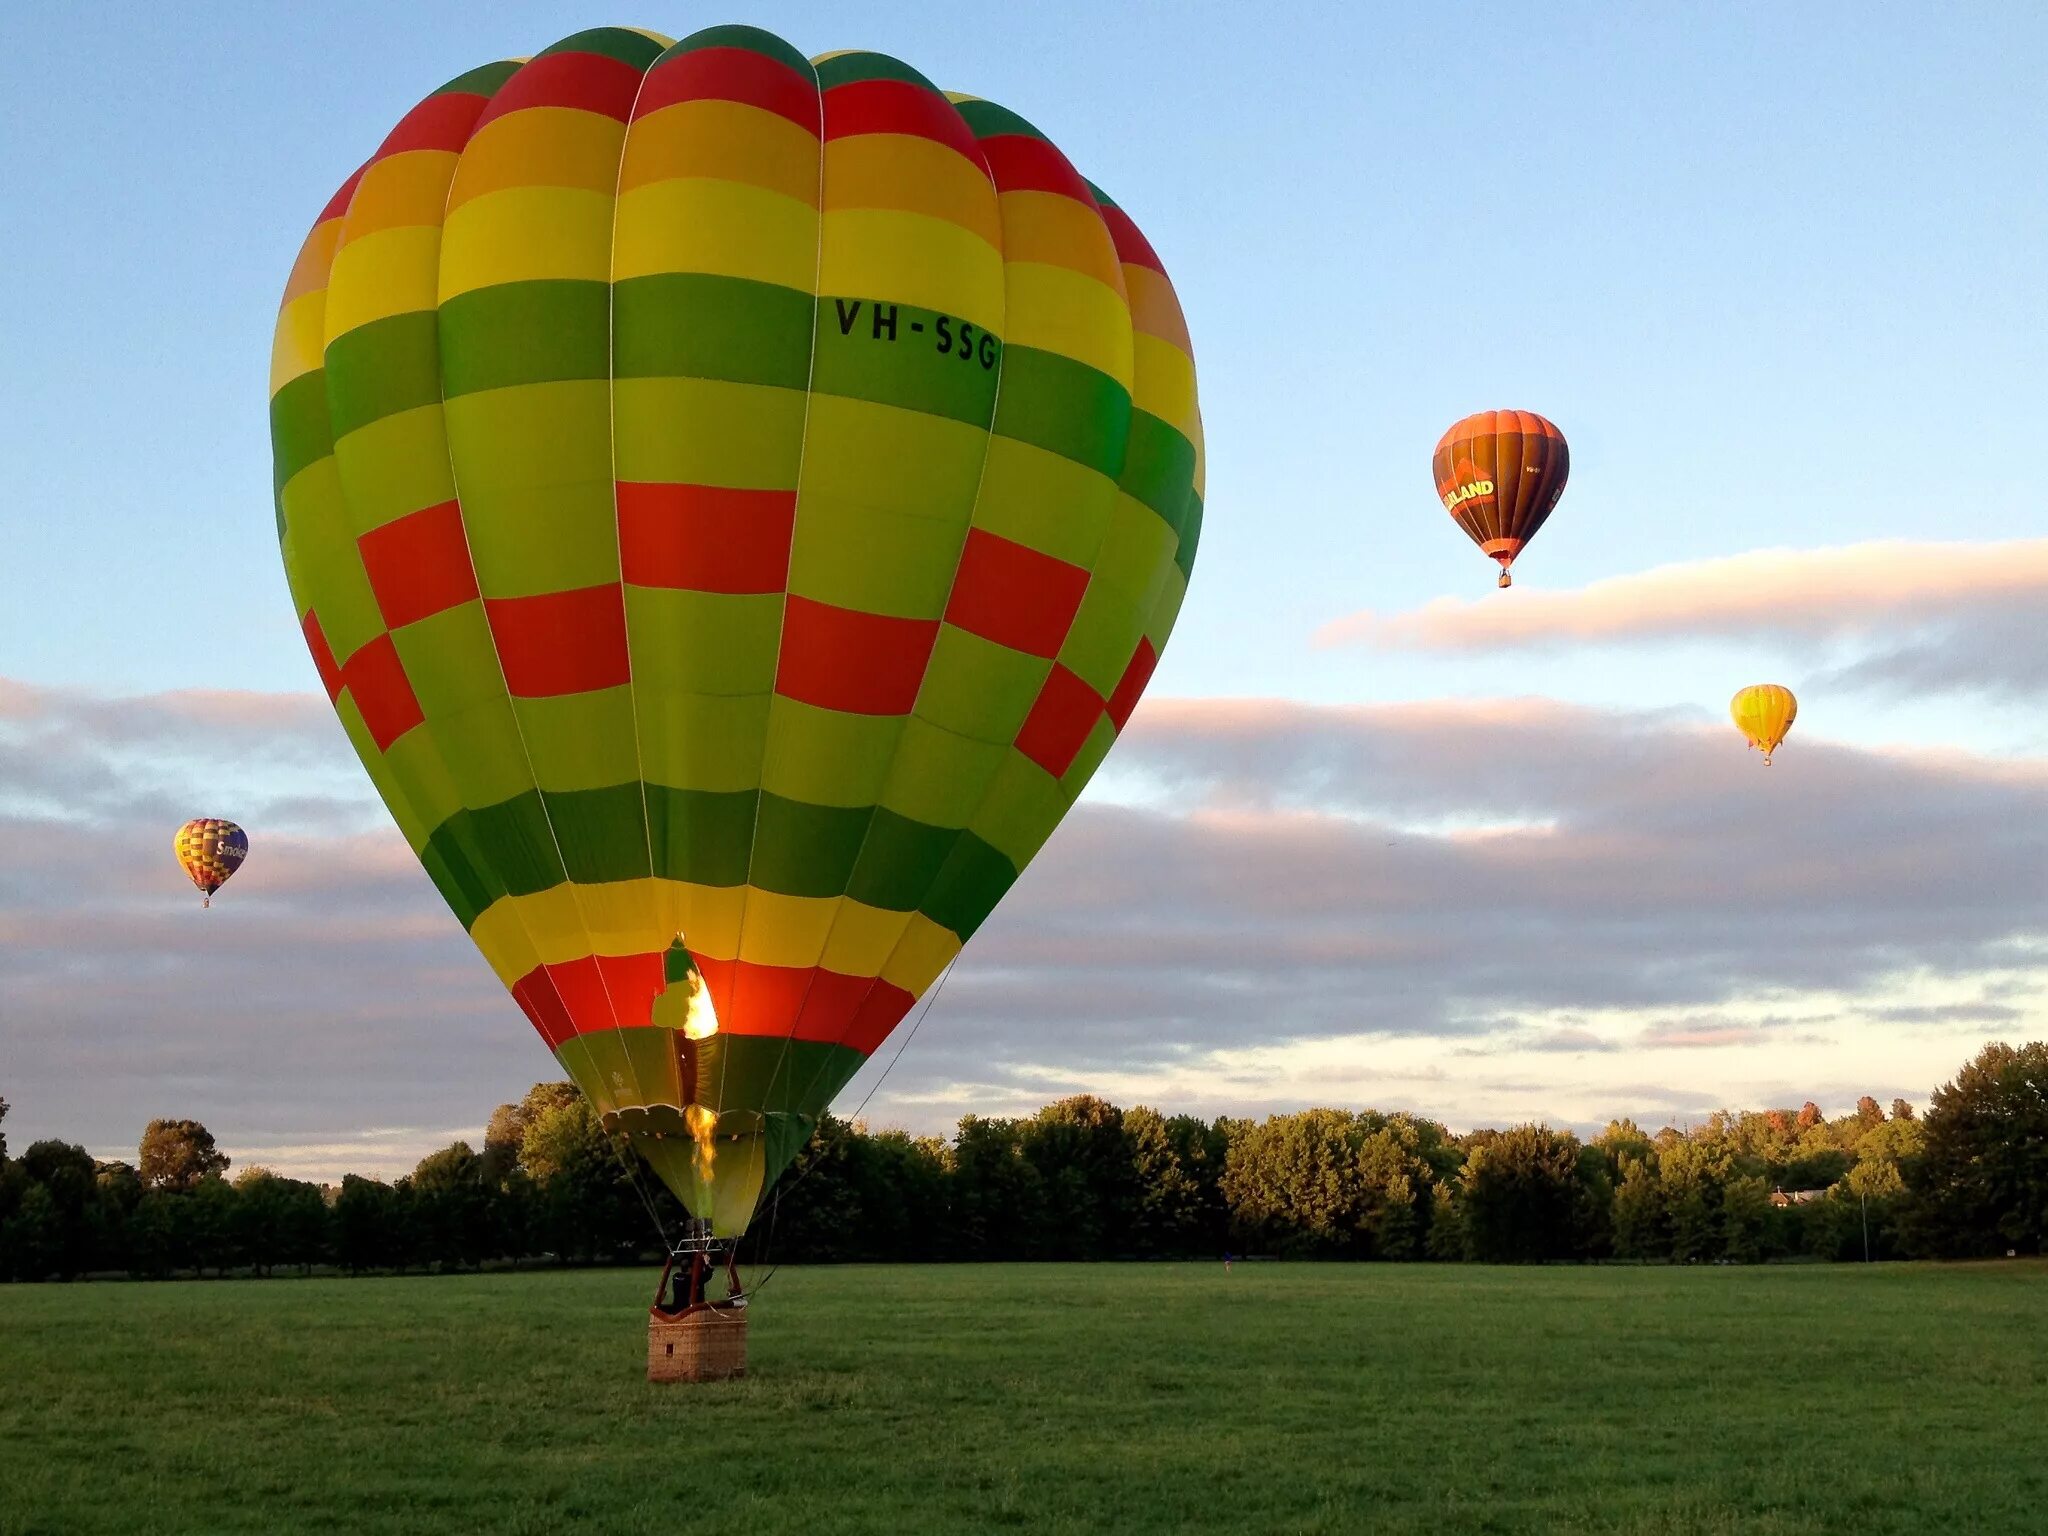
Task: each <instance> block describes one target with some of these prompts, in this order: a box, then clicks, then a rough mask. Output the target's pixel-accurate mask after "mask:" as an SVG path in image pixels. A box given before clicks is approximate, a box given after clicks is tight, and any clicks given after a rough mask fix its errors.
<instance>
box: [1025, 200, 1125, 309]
mask: <svg viewBox="0 0 2048 1536" xmlns="http://www.w3.org/2000/svg"><path fill="white" fill-rule="evenodd" d="M1001 202H1002V213H1003V255H1004V257H1005V258H1006V259H1007V260H1008V261H1009V262H1010V263H1011V265H1013V266H1014V265H1015V264H1016V263H1018V262H1021V261H1040V262H1045V263H1047V264H1048V265H1053V266H1061V267H1071V268H1072V269H1073V270H1074V271H1076V272H1079V273H1082V274H1084V275H1085V276H1088V277H1092V278H1094V279H1095V280H1096V281H1097V282H1099V283H1101V284H1102V285H1103V287H1105V288H1108V289H1110V290H1112V291H1113V292H1114V293H1115V294H1116V295H1117V297H1118V298H1119V299H1122V298H1124V296H1125V288H1124V268H1123V263H1122V262H1120V261H1118V260H1117V255H1116V246H1115V245H1114V244H1113V243H1112V242H1111V241H1110V238H1109V231H1108V230H1106V229H1104V228H1103V227H1102V219H1101V216H1100V215H1098V214H1097V213H1096V212H1095V211H1094V210H1093V209H1091V208H1088V207H1086V206H1084V205H1082V204H1080V203H1077V202H1075V201H1074V200H1073V199H1072V198H1071V197H1062V196H1061V195H1060V194H1059V193H1057V192H1038V191H1021V192H1005V193H1004V194H1003V195H1002V199H1001Z"/></svg>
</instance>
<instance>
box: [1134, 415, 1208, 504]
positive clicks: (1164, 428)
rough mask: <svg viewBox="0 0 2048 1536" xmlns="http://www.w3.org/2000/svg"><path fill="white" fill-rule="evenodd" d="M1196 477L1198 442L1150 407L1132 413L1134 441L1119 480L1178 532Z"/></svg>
mask: <svg viewBox="0 0 2048 1536" xmlns="http://www.w3.org/2000/svg"><path fill="white" fill-rule="evenodd" d="M1194 478H1195V445H1194V444H1193V443H1191V442H1189V441H1188V440H1187V439H1186V438H1185V437H1183V436H1182V435H1181V434H1180V432H1179V431H1178V430H1177V429H1176V428H1174V427H1172V426H1170V425H1169V424H1168V423H1166V422H1164V421H1161V420H1160V419H1159V418H1158V417H1157V416H1154V415H1153V414H1152V413H1151V412H1150V411H1133V412H1132V413H1131V442H1130V448H1129V450H1128V452H1127V453H1126V455H1125V458H1124V472H1123V477H1122V479H1121V481H1120V482H1119V483H1120V484H1121V485H1122V486H1123V488H1124V490H1126V491H1128V492H1129V493H1130V494H1131V495H1132V496H1134V497H1136V498H1137V499H1138V500H1139V501H1141V502H1143V503H1144V504H1145V505H1146V506H1148V507H1150V508H1151V509H1152V510H1153V511H1154V512H1157V513H1158V514H1159V515H1160V516H1161V517H1162V518H1164V519H1165V520H1166V526H1167V527H1169V528H1172V529H1173V530H1175V532H1176V533H1177V532H1178V531H1179V529H1180V525H1181V522H1182V520H1183V519H1184V518H1185V517H1186V514H1187V494H1188V487H1189V485H1191V484H1192V483H1193V482H1194Z"/></svg>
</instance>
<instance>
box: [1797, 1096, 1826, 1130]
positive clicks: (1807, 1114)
mask: <svg viewBox="0 0 2048 1536" xmlns="http://www.w3.org/2000/svg"><path fill="white" fill-rule="evenodd" d="M1826 1119H1827V1116H1825V1115H1823V1114H1822V1113H1821V1112H1820V1106H1819V1105H1818V1104H1816V1103H1814V1102H1813V1100H1811V1099H1808V1100H1807V1101H1806V1102H1805V1103H1804V1104H1802V1105H1800V1106H1799V1118H1798V1120H1797V1121H1795V1122H1794V1123H1795V1124H1796V1125H1797V1126H1798V1128H1799V1129H1800V1130H1801V1131H1810V1130H1812V1129H1813V1128H1814V1127H1815V1126H1817V1125H1820V1124H1822V1123H1823V1122H1824V1121H1825V1120H1826Z"/></svg>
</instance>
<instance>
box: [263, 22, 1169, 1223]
mask: <svg viewBox="0 0 2048 1536" xmlns="http://www.w3.org/2000/svg"><path fill="white" fill-rule="evenodd" d="M271 419H272V432H273V440H274V445H275V457H276V484H277V507H278V532H279V537H280V541H281V543H282V547H283V554H284V564H285V570H286V574H287V576H288V578H289V580H290V584H291V590H292V595H293V599H294V601H295V603H296V606H297V610H298V614H299V616H300V619H301V621H302V624H303V627H304V631H305V636H306V642H307V644H308V646H309V647H310V648H311V650H312V654H313V659H314V663H315V665H316V666H317V667H318V669H319V673H320V677H321V679H322V680H323V682H324V683H325V684H326V688H327V692H328V694H329V696H330V697H331V698H332V699H333V701H334V704H335V708H336V710H337V712H338V713H339V715H340V717H341V720H342V723H343V725H344V726H345V727H346V729H347V731H348V734H349V736H350V738H351V739H352V740H353V742H354V743H355V746H356V749H357V751H358V752H359V753H360V755H361V757H362V760H363V763H364V765H365V767H366V768H367V769H368V770H369V773H370V776H371V777H372V779H373V780H375V782H376V785H377V787H378V789H379V791H380V792H381V793H382V795H383V797H384V799H385V802H386V804H387V805H388V806H389V807H390V809H391V812H392V814H393V816H394V817H395V818H396V820H397V822H398V824H399V826H400V827H401V828H402V829H403V830H404V832H405V835H406V836H407V838H408V839H409V840H410V841H411V843H412V846H413V848H414V849H415V850H416V851H417V852H418V854H419V857H420V860H421V862H422V863H423V864H424V865H425V866H426V869H427V871H428V873H429V874H430V875H431V876H432V878H433V879H434V881H435V883H436V884H437V885H438V886H439V887H440V889H441V892H442V894H443V895H444V896H445V897H446V898H447V900H448V903H449V905H450V906H451V907H453V908H454V910H455V912H456V915H457V916H458V917H460V919H461V920H462V922H463V924H464V926H465V927H466V928H467V929H468V930H469V932H470V935H471V937H472V938H473V939H474V940H475V941H476V943H477V945H478V947H479V948H480V949H481V950H482V951H483V953H484V954H485V955H486V956H487V957H488V959H489V960H490V963H491V965H492V966H493V967H494V968H495V970H496V971H497V973H498V975H499V977H500V978H501V979H502V980H503V982H504V984H505V985H506V987H507V988H509V989H510V991H511V993H512V995H513V997H514V998H515V999H516V1000H517V1001H518V1004H519V1006H520V1007H521V1008H522V1009H524V1011H525V1012H526V1015H527V1017H528V1018H529V1019H530V1020H531V1021H532V1023H533V1025H534V1027H535V1028H536V1029H537V1030H538V1031H539V1032H540V1034H541V1036H542V1037H543V1038H544V1039H545V1040H546V1041H547V1043H548V1045H549V1046H550V1047H552V1048H553V1050H554V1052H555V1054H556V1055H557V1057H558V1058H559V1059H560V1061H561V1063H562V1065H563V1067H564V1068H565V1069H566V1070H567V1071H568V1072H569V1074H570V1075H571V1076H572V1077H574V1079H575V1080H576V1082H577V1083H578V1084H579V1085H580V1086H581V1087H582V1089H583V1090H584V1092H585V1093H586V1094H588V1095H589V1097H590V1099H591V1101H592V1103H593V1104H594V1105H595V1106H596V1107H597V1109H598V1110H599V1111H600V1112H601V1114H602V1115H603V1117H604V1119H605V1121H606V1123H607V1124H608V1125H610V1126H612V1127H614V1128H617V1129H620V1130H623V1131H625V1132H626V1133H628V1134H629V1135H630V1136H631V1137H632V1138H633V1139H634V1141H635V1143H636V1144H637V1145H638V1147H639V1148H640V1150H641V1151H642V1152H643V1153H644V1154H645V1156H646V1158H647V1160H648V1162H649V1163H651V1164H652V1165H653V1167H654V1168H655V1169H656V1170H657V1172H658V1173H659V1174H660V1176H661V1177H662V1178H663V1179H664V1180H665V1181H666V1182H667V1183H668V1185H669V1186H670V1187H671V1188H672V1189H674V1190H675V1191H676V1193H677V1194H678V1195H679V1196H680V1197H681V1198H682V1200H683V1201H684V1203H685V1204H686V1205H687V1206H688V1208H689V1209H690V1210H691V1211H692V1212H693V1213H695V1214H696V1215H698V1216H700V1217H703V1218H706V1219H709V1220H711V1221H712V1222H713V1223H714V1226H715V1229H716V1230H717V1231H718V1232H719V1233H723V1234H733V1233H737V1232H738V1231H740V1230H741V1229H742V1228H744V1227H745V1226H746V1224H747V1222H748V1220H749V1218H750V1217H751V1215H752V1213H753V1211H754V1210H755V1208H756V1205H757V1203H758V1201H759V1199H760V1196H761V1193H762V1191H763V1189H764V1187H765V1186H766V1185H767V1184H768V1182H769V1181H771V1180H772V1179H773V1177H774V1175H775V1174H776V1172H777V1171H778V1170H780V1169H781V1168H782V1167H783V1166H784V1165H785V1164H786V1163H787V1162H788V1161H789V1159H790V1158H791V1157H792V1156H793V1155H794V1153H795V1152H796V1150H797V1149H798V1148H799V1147H800V1146H801V1145H802V1143H803V1142H804V1140H805V1139H806V1138H807V1137H808V1135H809V1134H810V1132H811V1129H812V1127H813V1126H814V1124H815V1123H816V1120H817V1117H818V1116H819V1114H820V1113H821V1112H822V1111H823V1109H824V1108H825V1106H826V1105H827V1104H829V1103H830V1102H831V1100H832V1098H833V1095H834V1094H835V1093H837V1092H838V1090H839V1089H840V1088H841V1086H842V1085H844V1084H845V1082H846V1081H847V1079H848V1078H849V1077H851V1076H852V1074H853V1073H854V1071H855V1069H856V1068H858V1067H859V1066H860V1064H861V1062H862V1061H864V1060H865V1059H866V1058H867V1057H868V1055H869V1054H870V1053H871V1052H872V1051H873V1050H874V1049H875V1048H876V1047H877V1045H878V1044H879V1043H880V1042H881V1041H882V1040H883V1038H884V1037H885V1036H887V1035H888V1034H889V1032H890V1031H891V1030H892V1029H893V1028H894V1027H895V1026H896V1024H897V1022H898V1021H899V1020H900V1019H902V1018H903V1017H904V1015H905V1013H906V1012H907V1011H908V1010H909V1008H910V1007H911V1005H912V1003H913V1001H914V1000H915V999H916V998H917V997H918V996H919V995H920V994H922V993H923V992H925V990H926V989H927V988H928V987H929V986H930V985H931V984H932V983H933V981H934V980H935V978H937V977H938V976H939V974H940V973H941V972H942V971H943V970H944V969H945V967H946V966H947V965H948V964H949V963H950V962H951V960H952V959H953V956H954V955H955V953H956V952H957V951H958V950H959V948H960V946H961V944H962V943H963V942H964V941H965V940H966V939H967V938H968V937H969V936H970V935H972V934H973V933H974V931H975V929H976V928H977V927H979V926H980V924H981V922H982V921H983V919H984V918H986V917H987V915H988V913H989V910H990V908H991V907H993V906H994V905H995V903H996V902H997V900H998V899H999V898H1000V897H1001V896H1002V895H1003V893H1004V892H1005V891H1006V890H1007V889H1008V888H1009V886H1010V884H1011V882H1012V881H1014V880H1015V879H1016V878H1017V875H1018V872H1019V871H1020V870H1021V869H1022V868H1023V867H1024V865H1025V864H1026V863H1027V862H1028V861H1029V860H1030V858H1031V857H1032V855H1033V854H1034V853H1036V852H1037V850H1038V848H1039V846H1040V844H1042V843H1043V842H1044V841H1045V839H1046V837H1047V835H1048V834H1050V833H1051V831H1052V829H1053V827H1054V825H1055V824H1056V823H1057V822H1058V821H1059V819H1060V818H1061V816H1063V815H1064V814H1065V812H1066V810H1067V808H1068V807H1069V806H1070V805H1072V804H1073V802H1074V798H1075V796H1076V795H1077V794H1078V793H1079V792H1080V790H1081V787H1082V786H1083V785H1084V784H1085V783H1086V782H1087V781H1088V778H1089V776H1090V775H1091V774H1092V773H1093V772H1094V771H1095V769H1096V766H1097V765H1098V764H1099V763H1100V762H1101V761H1102V758H1103V755H1104V753H1106V752H1107V751H1108V750H1109V747H1110V745H1111V743H1112V742H1113V741H1114V739H1115V737H1116V734H1117V732H1118V731H1119V730H1120V729H1121V728H1122V726H1123V724H1124V722H1125V721H1126V720H1127V719H1128V718H1129V716H1130V713H1131V709H1132V706H1133V705H1134V704H1135V703H1136V702H1137V699H1138V695H1139V694H1140V692H1141V691H1142V690H1143V689H1144V687H1145V684H1146V682H1147V680H1148V679H1149V678H1150V676H1151V674H1152V669H1153V666H1154V664H1155V663H1156V662H1157V660H1158V657H1159V653H1160V649H1161V648H1162V647H1163V646H1164V645H1165V643H1166V638H1167V635H1168V633H1169V631H1170V630H1171V629H1172V627H1173V622H1174V616H1175V615H1176V613H1177V612H1178V611H1179V609H1180V604H1181V597H1182V593H1183V592H1184V590H1185V588H1186V583H1187V578H1188V572H1189V569H1190V567H1191V565H1192V563H1193V560H1194V553H1195V543H1196V537H1197V535H1198V533H1199V530H1200V526H1201V514H1202V499H1201V477H1202V472H1201V428H1200V421H1199V415H1198V412H1197V409H1196V402H1195V379H1194V365H1193V362H1192V361H1191V358H1190V351H1189V344H1188V335H1187V329H1186V326H1185V324H1184V322H1183V320H1182V316H1181V310H1180V305H1179V303H1178V301H1177V300H1176V299H1175V296H1174V291H1173V288H1172V286H1171V285H1170V284H1169V283H1168V281H1167V278H1166V274H1165V272H1164V270H1163V269H1162V268H1161V266H1160V263H1159V258H1158V257H1157V256H1156V255H1155V254H1154V253H1153V251H1152V248H1151V246H1150V245H1148V244H1147V243H1146V241H1145V238H1144V237H1143V236H1142V235H1141V234H1139V232H1138V230H1137V228H1136V226H1135V225H1134V224H1133V223H1132V222H1131V220H1130V219H1129V218H1128V217H1127V216H1126V215H1125V214H1124V213H1123V212H1122V211H1121V210H1119V209H1118V207H1117V206H1116V204H1114V203H1113V202H1111V201H1110V200H1109V198H1108V197H1106V196H1105V195H1104V194H1103V193H1101V192H1100V191H1098V190H1097V189H1096V188H1094V187H1093V186H1092V185H1090V184H1089V183H1088V182H1086V181H1084V180H1083V179H1082V178H1081V176H1080V175H1079V174H1077V173H1076V172H1075V170H1074V169H1073V167H1072V166H1071V165H1069V163H1068V161H1067V159H1066V157H1065V156H1064V155H1063V154H1061V152H1060V151H1059V150H1058V149H1057V148H1055V147H1054V145H1053V144H1052V143H1051V142H1050V141H1049V140H1048V139H1047V138H1046V137H1045V136H1044V135H1043V134H1041V133H1040V132H1039V131H1038V130H1037V129H1035V128H1034V127H1032V126H1031V125H1030V124H1029V123H1027V122H1026V121H1024V119H1023V118H1021V117H1019V116H1017V115H1016V114H1015V113H1013V112H1010V111H1007V110H1005V109H1004V108H1002V107H998V106H995V105H993V104H992V103H989V102H985V101H977V100H974V99H972V98H967V97H957V96H956V97H949V96H947V95H945V94H943V93H941V92H940V91H938V90H936V89H934V88H933V87H932V85H931V84H930V83H929V82H928V81H926V80H925V78H924V77H923V76H922V75H920V74H918V73H917V71H916V70H914V69H912V68H911V67H910V66H909V65H907V64H902V63H899V62H898V61H896V60H895V59H891V58H885V57H883V56H881V55H879V54H872V53H841V54H834V55H828V56H826V57H823V58H820V59H818V60H816V61H811V60H807V59H805V58H804V57H803V56H802V55H801V54H799V53H797V52H796V51H795V50H793V49H792V48H790V47H789V46H788V45H787V44H785V43H783V42H781V41H780V40H778V39H776V38H774V37H771V36H769V35H767V34H766V33H763V32H759V31H755V30H752V29H750V28H741V27H721V28H716V29H714V30H711V31H708V32H700V33H698V34H697V35H695V36H693V37H690V38H686V39H685V40H684V41H682V42H680V43H676V44H673V45H670V44H668V43H667V41H666V40H665V39H662V38H659V37H656V36H654V35H653V34H650V33H643V32H636V31H624V30H615V29H606V30H600V31H591V32H583V33H579V34H577V35H576V36H574V37H571V38H569V39H567V40H565V41H563V42H561V43H557V44H556V45H555V46H554V47H552V48H548V49H546V50H544V51H543V52H542V53H540V54H539V55H537V56H536V57H535V58H534V59H532V61H531V62H527V63H517V64H515V63H499V64H489V65H485V66H484V67H482V68H481V69H477V70H474V71H472V72H470V73H469V74H466V75H463V76H461V77H459V78H457V79H456V80H453V81H451V82H450V83H449V84H448V85H446V86H444V87H442V89H440V90H439V91H436V92H435V93H434V94H433V95H431V96H429V97H428V98H427V99H426V100H425V101H423V102H422V103H421V104H420V105H419V106H418V107H416V108H414V109H413V110H412V111H411V112H409V113H407V114H406V116H405V117H404V118H403V120H401V121H400V122H399V124H398V126H397V127H396V128H394V129H393V130H392V132H391V134H390V136H389V137H388V138H386V139H385V141H384V143H383V145H382V146H381V147H380V148H378V149H377V151H376V153H375V154H373V155H372V156H371V157H370V159H369V161H368V163H367V164H366V165H364V167H363V168H362V169H361V170H360V171H358V172H357V173H356V174H355V175H353V176H351V177H349V178H348V180H347V181H346V182H345V183H344V184H343V186H342V188H341V190H340V191H339V192H338V193H337V194H336V195H335V196H334V198H333V199H332V201H330V202H329V203H328V205H327V207H326V208H325V210H324V211H323V212H322V213H321V214H320V217H319V219H318V221H317V222H316V223H315V225H314V228H313V231H312V234H311V235H310V236H309V237H308V238H307V240H306V243H305V246H304V248H303V250H302V251H301V253H300V255H299V259H298V263H297V265H296V267H295V268H294V270H293V272H292V275H291V280H290V283H289V285H288V286H287V289H286V292H285V300H284V306H283V310H282V313H281V314H280V316H279V320H278V329H277V342H276V350H275V356H274V361H273V366H272V378H271ZM693 978H694V979H693ZM679 986H680V987H682V988H684V989H686V991H687V993H688V995H689V996H690V997H692V998H701V1000H702V1001H703V1002H705V1003H708V1004H709V1006H710V1009H711V1010H712V1012H710V1013H707V1012H706V1011H705V1009H703V1008H702V1007H698V1006H678V1005H677V993H676V992H675V990H674V989H675V988H677V987H679ZM714 1014H715V1018H714Z"/></svg>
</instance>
